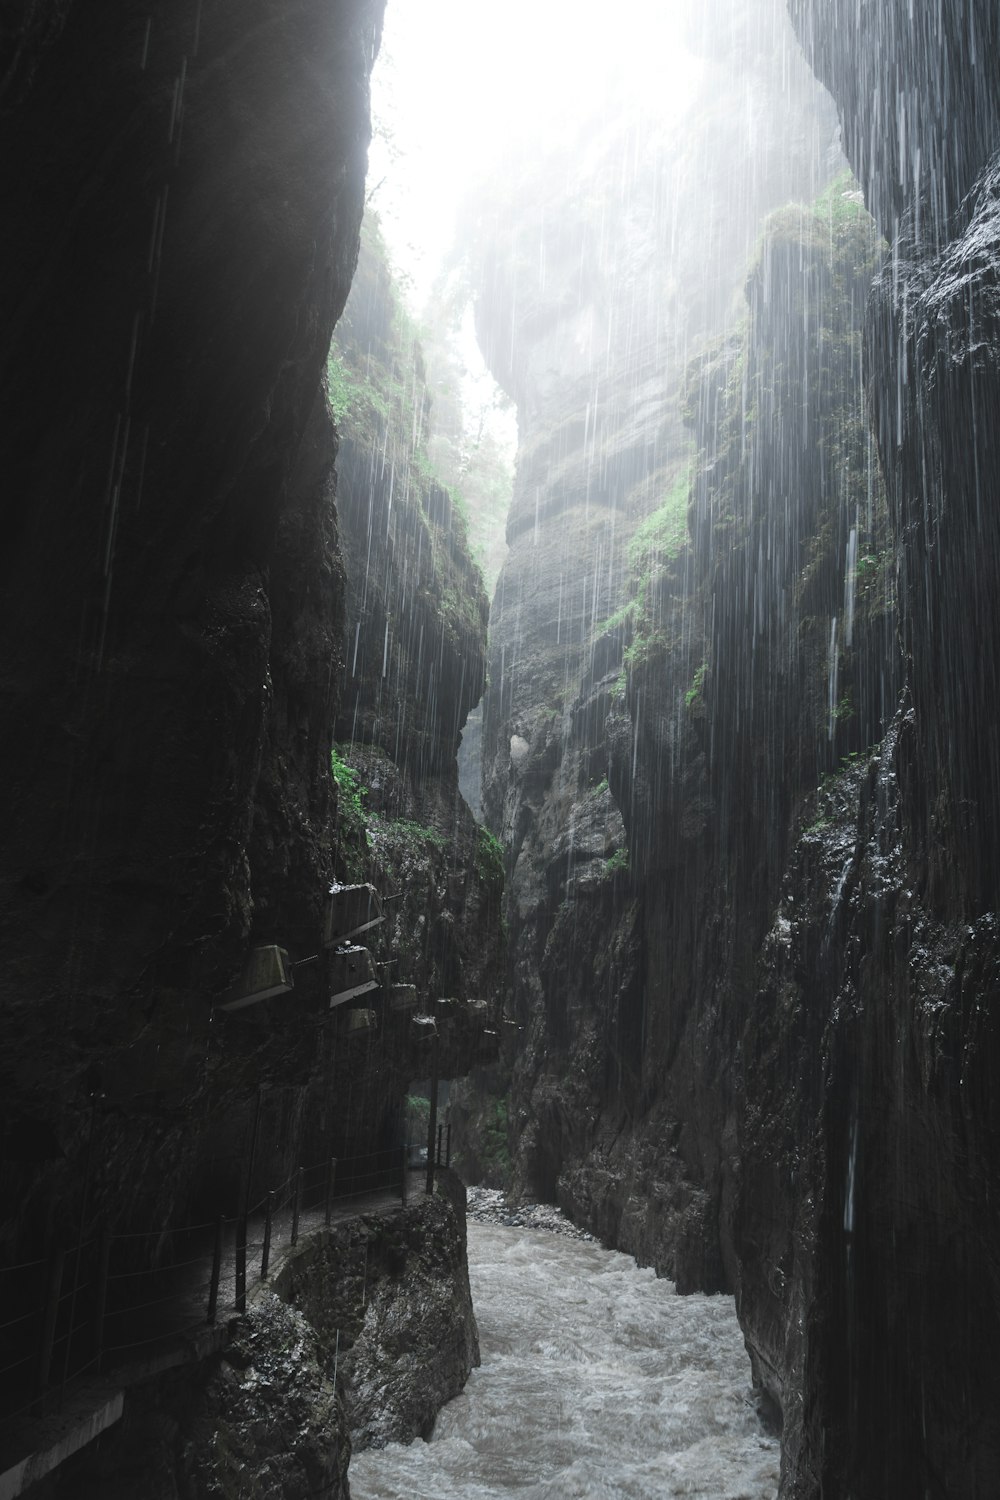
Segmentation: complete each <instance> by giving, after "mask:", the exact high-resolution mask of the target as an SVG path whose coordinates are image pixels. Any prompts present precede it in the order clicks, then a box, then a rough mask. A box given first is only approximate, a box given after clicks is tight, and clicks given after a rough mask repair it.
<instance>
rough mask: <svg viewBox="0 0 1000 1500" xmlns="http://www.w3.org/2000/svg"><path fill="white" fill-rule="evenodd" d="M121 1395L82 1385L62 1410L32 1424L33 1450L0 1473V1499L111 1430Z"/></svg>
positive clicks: (8, 1498) (122, 1400)
mask: <svg viewBox="0 0 1000 1500" xmlns="http://www.w3.org/2000/svg"><path fill="white" fill-rule="evenodd" d="M124 1404H125V1392H124V1391H123V1390H121V1389H113V1388H111V1387H109V1386H108V1385H101V1386H96V1385H91V1386H82V1387H81V1388H80V1389H79V1390H78V1391H77V1392H76V1393H75V1394H74V1396H73V1398H72V1400H70V1401H69V1402H68V1403H67V1405H66V1407H65V1409H64V1410H63V1411H61V1412H59V1413H57V1414H56V1415H53V1416H51V1417H46V1418H44V1420H42V1421H40V1422H38V1423H37V1424H36V1430H35V1433H34V1435H33V1446H34V1451H33V1452H32V1453H29V1454H28V1456H27V1458H22V1459H20V1460H19V1461H18V1462H17V1463H16V1464H14V1465H13V1467H11V1468H8V1469H5V1470H4V1471H3V1473H0V1500H14V1497H15V1496H16V1495H23V1494H24V1491H25V1490H26V1489H27V1488H28V1486H29V1485H31V1484H35V1483H37V1481H38V1480H39V1479H43V1478H44V1477H45V1475H46V1474H51V1473H52V1470H53V1469H57V1468H58V1467H59V1465H60V1464H61V1463H65V1461H66V1459H67V1458H70V1457H71V1456H72V1455H73V1454H74V1453H78V1452H79V1450H80V1449H81V1448H85V1447H86V1446H87V1444H88V1443H92V1442H93V1441H94V1439H95V1438H96V1437H99V1436H100V1435H101V1433H102V1432H106V1431H107V1429H108V1428H109V1427H113V1426H114V1424H115V1422H117V1421H118V1418H119V1417H120V1416H121V1414H122V1408H123V1406H124Z"/></svg>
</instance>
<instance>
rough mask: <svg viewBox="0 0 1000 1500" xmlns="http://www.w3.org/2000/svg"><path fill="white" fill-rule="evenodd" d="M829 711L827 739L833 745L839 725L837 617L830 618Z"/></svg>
mask: <svg viewBox="0 0 1000 1500" xmlns="http://www.w3.org/2000/svg"><path fill="white" fill-rule="evenodd" d="M829 682H830V686H829V695H830V702H829V709H830V723H829V728H828V730H827V738H828V739H829V741H830V743H831V744H832V743H833V734H834V730H835V729H836V725H837V616H836V615H833V616H831V618H830V676H829Z"/></svg>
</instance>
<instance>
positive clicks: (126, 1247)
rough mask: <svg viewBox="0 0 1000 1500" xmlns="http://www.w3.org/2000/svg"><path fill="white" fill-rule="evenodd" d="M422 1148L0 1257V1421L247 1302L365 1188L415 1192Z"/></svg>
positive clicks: (354, 1160) (325, 1163)
mask: <svg viewBox="0 0 1000 1500" xmlns="http://www.w3.org/2000/svg"><path fill="white" fill-rule="evenodd" d="M435 1155H436V1156H437V1157H438V1158H441V1148H440V1143H439V1145H438V1149H437V1151H436V1153H435ZM412 1157H413V1153H412V1152H411V1150H410V1149H409V1148H408V1147H406V1146H404V1147H398V1146H396V1147H389V1148H386V1149H384V1150H380V1151H375V1152H368V1153H364V1154H362V1155H357V1156H353V1157H342V1158H334V1157H329V1158H326V1159H324V1160H321V1161H317V1162H313V1163H312V1164H311V1165H309V1166H306V1167H297V1168H296V1169H295V1170H294V1171H293V1172H291V1173H290V1174H289V1175H288V1177H286V1178H285V1180H284V1181H283V1182H280V1183H278V1184H276V1185H275V1186H274V1187H273V1188H271V1189H270V1190H269V1191H268V1192H267V1193H265V1194H264V1196H263V1198H261V1199H260V1200H259V1201H258V1202H256V1203H253V1204H249V1205H248V1206H247V1207H246V1209H245V1211H244V1212H243V1213H241V1214H238V1215H230V1216H219V1217H218V1218H217V1219H215V1220H203V1221H201V1222H198V1223H191V1224H183V1225H179V1226H174V1227H171V1228H164V1227H163V1226H154V1227H152V1228H150V1229H149V1230H137V1231H130V1232H126V1233H121V1234H118V1233H114V1234H112V1233H109V1232H107V1231H103V1232H99V1233H98V1234H96V1235H93V1236H91V1237H90V1238H88V1239H86V1240H81V1241H80V1242H78V1243H76V1244H73V1245H70V1246H68V1247H59V1248H57V1249H56V1250H54V1251H53V1253H52V1254H51V1255H50V1256H48V1257H38V1258H37V1259H34V1260H26V1261H22V1262H19V1263H18V1264H17V1265H10V1266H6V1267H4V1266H0V1308H2V1309H3V1311H4V1312H5V1313H6V1314H7V1316H6V1317H5V1318H4V1320H3V1322H0V1432H4V1433H9V1428H10V1425H11V1424H12V1423H18V1422H23V1421H24V1419H25V1418H29V1417H31V1416H33V1415H34V1416H43V1415H45V1414H46V1413H48V1412H50V1411H52V1410H54V1409H56V1408H58V1406H59V1405H60V1404H61V1402H62V1400H63V1398H64V1397H65V1395H66V1392H67V1389H68V1388H69V1387H70V1386H71V1385H74V1384H78V1383H79V1382H80V1381H81V1380H83V1379H85V1378H86V1377H87V1376H90V1375H95V1374H107V1373H109V1372H111V1371H113V1370H114V1369H116V1368H120V1367H121V1366H122V1365H126V1364H134V1363H136V1362H139V1363H141V1362H142V1360H143V1359H144V1358H147V1357H149V1356H151V1355H154V1354H156V1353H157V1352H159V1351H161V1350H162V1349H163V1348H164V1346H165V1345H168V1344H171V1343H176V1342H177V1341H179V1340H183V1339H184V1338H186V1337H190V1336H191V1335H193V1334H195V1333H197V1332H199V1331H200V1330H204V1329H205V1328H206V1327H211V1326H212V1325H213V1324H215V1323H217V1321H218V1320H219V1318H220V1316H223V1315H226V1314H229V1315H232V1314H234V1313H235V1314H239V1313H242V1312H244V1311H245V1310H246V1301H247V1292H248V1288H250V1287H252V1286H254V1285H255V1284H256V1283H257V1282H258V1281H260V1280H262V1279H266V1278H267V1277H268V1276H269V1275H270V1274H271V1273H272V1272H273V1266H274V1257H275V1254H276V1252H277V1251H278V1250H279V1249H281V1248H282V1247H287V1246H289V1245H291V1246H294V1245H295V1244H296V1243H297V1241H298V1239H299V1236H300V1234H301V1233H302V1232H303V1231H304V1229H306V1228H308V1229H309V1230H313V1229H315V1228H317V1227H321V1226H323V1225H324V1224H325V1225H327V1226H329V1225H330V1224H331V1223H332V1222H333V1220H334V1218H335V1217H336V1218H341V1217H349V1216H351V1215H352V1214H353V1213H356V1212H358V1210H359V1208H361V1207H362V1205H363V1204H364V1201H365V1200H379V1199H381V1198H384V1197H386V1196H392V1197H399V1198H401V1199H402V1201H404V1202H405V1201H406V1178H407V1173H408V1171H409V1170H410V1169H411V1168H412V1167H413V1166H414V1165H416V1164H419V1165H421V1166H422V1165H423V1162H422V1161H421V1162H420V1163H414V1161H413V1159H412ZM423 1158H424V1160H426V1152H424V1153H423ZM441 1164H442V1165H443V1164H444V1162H443V1159H442V1160H441Z"/></svg>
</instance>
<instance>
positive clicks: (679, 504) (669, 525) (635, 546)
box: [628, 469, 691, 571]
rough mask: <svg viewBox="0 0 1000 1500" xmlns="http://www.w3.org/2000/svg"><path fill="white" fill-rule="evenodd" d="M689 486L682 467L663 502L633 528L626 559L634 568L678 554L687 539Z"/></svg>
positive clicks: (686, 472) (671, 558) (689, 482)
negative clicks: (635, 528) (681, 471)
mask: <svg viewBox="0 0 1000 1500" xmlns="http://www.w3.org/2000/svg"><path fill="white" fill-rule="evenodd" d="M690 488H691V478H690V474H689V472H688V470H687V469H685V470H684V471H683V473H681V474H679V475H678V476H677V478H676V479H675V480H674V483H673V484H672V485H671V487H670V491H669V493H668V494H667V496H666V499H665V500H664V501H663V503H662V504H661V505H659V506H657V508H656V510H654V511H653V512H652V513H651V514H650V515H648V516H647V517H646V519H645V520H644V521H643V522H642V524H641V525H640V526H639V527H638V528H637V530H636V532H635V534H634V535H633V537H632V538H631V540H630V542H629V544H628V560H629V563H630V564H631V566H632V568H633V570H634V571H638V570H640V569H642V568H646V569H648V568H649V567H651V566H652V565H653V564H655V563H657V562H672V561H674V559H675V558H678V557H680V555H681V553H682V552H683V550H684V548H685V547H686V546H687V541H688V529H687V508H688V498H689V493H690Z"/></svg>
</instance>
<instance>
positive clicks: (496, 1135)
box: [480, 1099, 510, 1181]
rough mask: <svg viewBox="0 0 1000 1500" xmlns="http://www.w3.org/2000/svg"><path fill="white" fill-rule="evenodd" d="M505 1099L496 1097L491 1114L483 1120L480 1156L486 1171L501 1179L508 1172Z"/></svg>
mask: <svg viewBox="0 0 1000 1500" xmlns="http://www.w3.org/2000/svg"><path fill="white" fill-rule="evenodd" d="M507 1126H508V1118H507V1100H506V1099H498V1100H497V1101H496V1103H495V1104H494V1106H493V1110H492V1113H491V1114H488V1115H486V1117H485V1118H484V1121H483V1130H482V1137H481V1141H482V1146H481V1153H480V1154H481V1157H482V1163H483V1166H484V1168H485V1169H486V1171H487V1173H488V1174H489V1175H490V1176H491V1177H493V1178H494V1179H496V1180H499V1181H503V1180H505V1179H506V1178H507V1177H508V1176H509V1174H510V1147H509V1146H508V1144H507Z"/></svg>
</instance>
